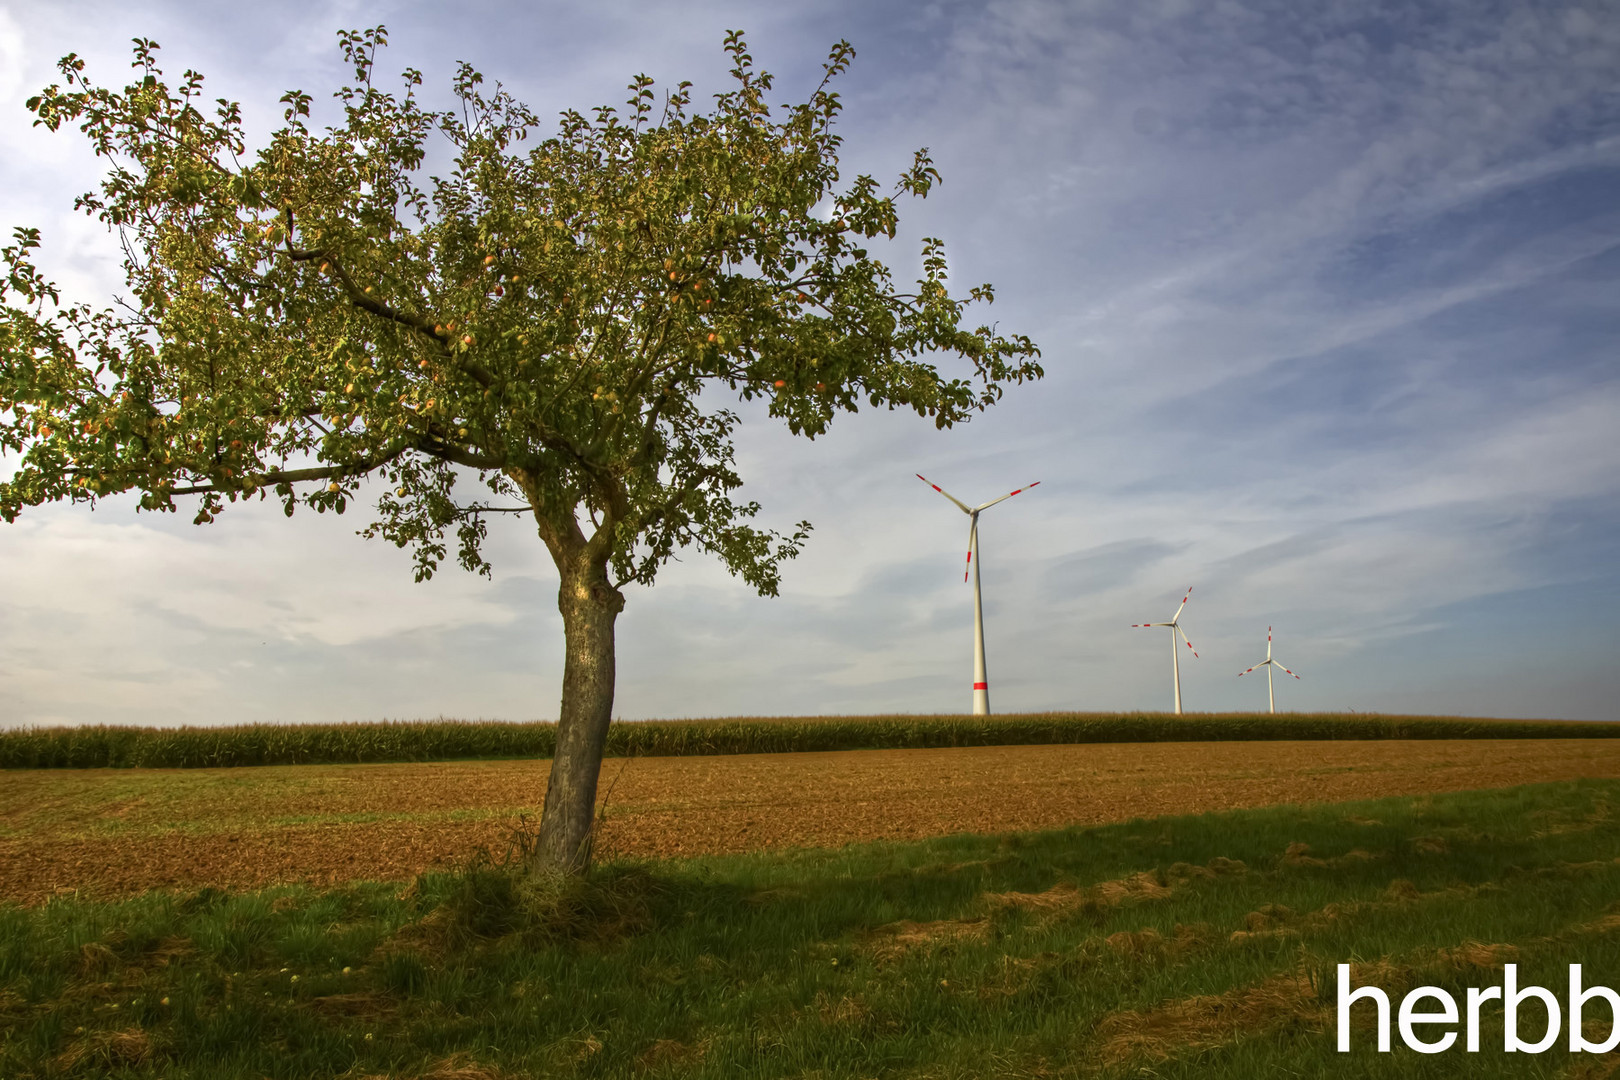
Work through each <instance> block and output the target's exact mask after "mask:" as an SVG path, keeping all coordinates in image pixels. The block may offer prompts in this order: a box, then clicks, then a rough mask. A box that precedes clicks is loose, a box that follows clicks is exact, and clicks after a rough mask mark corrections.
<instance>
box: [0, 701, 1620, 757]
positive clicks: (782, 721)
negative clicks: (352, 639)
mask: <svg viewBox="0 0 1620 1080" xmlns="http://www.w3.org/2000/svg"><path fill="white" fill-rule="evenodd" d="M556 734H557V726H556V725H555V724H553V723H546V722H541V721H534V722H530V723H505V722H500V721H487V720H476V721H468V720H447V719H442V718H441V719H438V720H409V721H397V722H390V721H383V722H380V723H355V724H235V725H220V726H217V727H175V728H146V727H128V726H113V725H90V726H84V727H35V728H20V729H14V730H10V731H0V768H7V769H54V768H78V769H90V768H131V767H135V768H153V769H158V768H169V769H190V768H223V767H230V766H246V765H341V764H361V763H366V762H410V761H451V760H457V759H469V758H546V757H550V756H551V755H552V752H553V750H554V749H555V747H556ZM1616 737H1620V722H1607V721H1585V720H1492V719H1483V718H1478V717H1466V716H1382V715H1379V714H1376V713H1280V714H1272V713H1188V714H1184V715H1179V716H1178V715H1174V714H1171V713H1151V712H1136V713H1079V712H1068V713H1022V714H1008V715H1002V716H963V715H960V714H954V715H948V716H826V717H820V716H818V717H738V718H732V719H713V720H640V721H628V722H627V721H623V720H620V721H615V722H614V723H613V725H612V726H611V727H610V728H609V729H608V739H607V750H606V753H607V756H609V757H673V756H686V755H697V754H785V753H796V752H801V751H824V750H904V749H915V748H924V747H952V746H1017V745H1043V744H1058V743H1139V742H1201V741H1222V742H1228V741H1247V740H1255V739H1263V740H1281V739H1585V738H1592V739H1609V738H1616Z"/></svg>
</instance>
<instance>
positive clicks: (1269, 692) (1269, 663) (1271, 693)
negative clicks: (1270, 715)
mask: <svg viewBox="0 0 1620 1080" xmlns="http://www.w3.org/2000/svg"><path fill="white" fill-rule="evenodd" d="M1255 668H1265V669H1266V696H1267V697H1268V698H1270V699H1271V711H1272V712H1276V711H1277V690H1276V688H1275V687H1273V686H1272V685H1271V669H1272V668H1282V669H1283V670H1284V671H1287V672H1288V674H1290V675H1294V673H1293V672H1292V671H1288V669H1287V668H1285V667H1283V666H1282V665H1281V664H1279V663H1277V661H1275V660H1273V659H1272V658H1271V627H1269V626H1268V627H1266V658H1265V659H1264V660H1262V661H1260V662H1259V663H1258V664H1256V665H1254V667H1252V668H1249V670H1248V671H1240V672H1238V678H1240V679H1241V678H1243V676H1245V675H1247V674H1248V673H1249V671H1253V670H1255ZM1294 678H1296V679H1297V678H1299V676H1298V675H1294Z"/></svg>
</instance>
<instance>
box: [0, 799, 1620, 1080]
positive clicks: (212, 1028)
mask: <svg viewBox="0 0 1620 1080" xmlns="http://www.w3.org/2000/svg"><path fill="white" fill-rule="evenodd" d="M1616 805H1620V782H1616V781H1580V782H1574V783H1564V784H1546V785H1534V786H1528V787H1521V788H1514V789H1507V790H1497V791H1486V792H1468V793H1463V794H1456V795H1444V796H1431V797H1423V798H1416V799H1405V798H1403V799H1385V800H1379V801H1373V802H1362V803H1353V804H1338V805H1329V806H1317V807H1311V808H1304V809H1302V808H1298V807H1282V808H1272V809H1267V810H1251V811H1240V812H1230V813H1222V814H1208V815H1202V816H1196V817H1176V818H1159V819H1153V820H1147V821H1137V822H1132V823H1130V824H1126V825H1118V826H1109V827H1104V828H1095V829H1072V830H1065V831H1058V832H1049V833H1040V834H1026V835H1015V836H1008V837H1004V838H995V837H952V838H945V839H939V840H934V841H930V842H925V843H915V844H885V845H867V846H862V847H852V848H847V849H843V850H839V851H819V852H816V851H811V852H799V853H795V854H792V855H753V856H736V857H729V858H711V859H704V860H694V861H690V862H671V863H662V864H646V865H626V864H622V863H621V864H614V865H608V866H606V867H604V868H602V869H601V870H599V871H598V872H596V873H595V874H594V875H593V876H591V877H590V878H588V879H587V880H584V881H577V882H560V881H551V882H546V881H541V882H535V881H531V880H527V879H525V878H523V877H521V876H520V875H517V874H515V873H514V872H512V871H511V870H509V869H508V868H505V867H502V866H499V865H496V864H495V863H492V862H491V861H489V860H488V859H477V860H474V861H473V862H472V863H470V864H469V865H467V866H465V867H463V868H462V869H461V870H460V871H458V872H455V873H447V874H438V875H426V876H423V877H421V878H419V879H417V880H416V881H415V882H414V883H412V884H410V885H409V886H408V887H405V888H401V887H400V886H397V885H365V886H356V887H352V888H345V889H338V890H330V891H317V890H311V889H304V888H278V889H272V890H268V891H265V892H260V893H254V894H249V895H228V894H225V893H220V892H217V891H212V890H204V891H202V892H199V893H194V894H188V895H169V894H148V895H146V896H143V897H140V898H137V899H133V900H128V901H124V902H121V903H117V904H94V903H89V902H81V901H54V902H52V903H49V904H46V905H44V906H42V907H38V908H16V907H10V908H0V1076H5V1077H8V1078H24V1077H89V1076H109V1075H114V1076H123V1077H149V1076H150V1077H156V1076H163V1077H198V1078H201V1077H243V1078H248V1077H254V1078H257V1077H261V1076H287V1077H292V1076H297V1077H328V1076H348V1077H360V1076H390V1077H406V1078H411V1077H423V1078H431V1077H438V1078H448V1077H459V1078H462V1080H479V1078H482V1080H490V1078H502V1077H511V1078H516V1077H529V1076H627V1077H629V1076H637V1077H639V1076H661V1077H715V1078H719V1077H726V1078H732V1077H761V1078H765V1077H771V1078H775V1077H783V1076H811V1075H814V1076H819V1077H828V1078H832V1077H873V1076H937V1077H951V1076H960V1077H969V1076H973V1077H977V1076H989V1075H996V1076H1070V1075H1072V1076H1090V1075H1102V1076H1120V1077H1124V1076H1139V1075H1152V1076H1158V1077H1187V1078H1192V1077H1211V1076H1213V1077H1234V1078H1235V1077H1255V1076H1324V1075H1333V1076H1335V1077H1362V1076H1366V1077H1382V1076H1390V1077H1395V1076H1425V1077H1427V1076H1442V1075H1468V1076H1476V1077H1477V1076H1516V1077H1517V1076H1528V1075H1535V1076H1570V1075H1574V1076H1598V1075H1606V1072H1605V1071H1604V1070H1605V1069H1607V1068H1609V1067H1611V1066H1612V1065H1613V1064H1614V1063H1613V1062H1611V1061H1602V1060H1598V1061H1593V1060H1572V1059H1571V1056H1570V1055H1569V1054H1568V1053H1567V1051H1566V1050H1565V1049H1564V1048H1563V1047H1564V1045H1565V1044H1564V1042H1563V1041H1562V1040H1560V1041H1559V1043H1558V1044H1556V1045H1555V1046H1554V1048H1553V1049H1552V1050H1549V1051H1548V1052H1547V1053H1545V1054H1541V1055H1538V1056H1534V1057H1531V1056H1529V1055H1524V1054H1516V1055H1505V1054H1503V1053H1501V1052H1500V1047H1501V1045H1502V1043H1501V1011H1500V1008H1499V1007H1490V1006H1488V1007H1487V1008H1486V1010H1485V1012H1484V1024H1483V1032H1482V1042H1481V1045H1482V1048H1483V1049H1482V1052H1481V1053H1477V1054H1467V1053H1463V1052H1462V1051H1460V1050H1459V1051H1457V1052H1454V1053H1448V1054H1441V1055H1436V1056H1434V1057H1423V1056H1420V1055H1418V1054H1415V1053H1413V1052H1411V1051H1409V1050H1407V1049H1405V1048H1404V1047H1402V1046H1400V1045H1399V1040H1397V1045H1396V1049H1395V1051H1394V1052H1392V1053H1389V1054H1378V1053H1375V1052H1373V1050H1372V1049H1371V1048H1370V1047H1371V1037H1372V1032H1371V1031H1370V1030H1367V1029H1360V1030H1358V1032H1357V1034H1356V1046H1357V1049H1356V1050H1354V1051H1353V1052H1352V1053H1350V1054H1339V1053H1337V1051H1336V1050H1335V1044H1334V1031H1333V1024H1334V1001H1333V995H1334V993H1335V992H1336V990H1335V983H1334V971H1335V965H1337V964H1338V963H1341V962H1347V963H1351V964H1353V965H1354V966H1355V971H1356V982H1357V985H1362V984H1366V983H1373V984H1376V985H1378V986H1380V987H1382V988H1383V989H1385V991H1386V992H1388V993H1389V994H1390V995H1391V997H1392V998H1396V999H1397V1000H1398V998H1397V995H1399V994H1401V993H1404V992H1405V991H1406V990H1408V989H1410V988H1413V987H1416V986H1420V985H1435V986H1440V987H1442V988H1445V989H1447V990H1448V991H1450V992H1451V993H1452V994H1453V995H1455V996H1456V997H1458V998H1461V997H1462V996H1463V988H1465V987H1469V986H1488V985H1493V984H1499V983H1500V980H1501V967H1502V965H1503V964H1504V963H1507V962H1513V963H1516V964H1517V965H1518V966H1519V979H1520V984H1521V985H1524V984H1536V985H1541V986H1547V987H1552V988H1554V989H1555V990H1557V989H1558V988H1560V987H1562V986H1563V985H1564V984H1565V981H1566V980H1567V970H1568V968H1567V966H1568V965H1569V964H1570V963H1574V962H1579V963H1582V964H1584V965H1585V966H1586V977H1587V981H1588V983H1589V984H1590V983H1599V984H1602V985H1608V986H1615V985H1620V903H1617V901H1616V897H1617V896H1620V821H1617V819H1616V818H1615V816H1614V814H1613V811H1612V808H1613V807H1615V806H1616ZM1592 1011H1593V1012H1594V1013H1595V1014H1597V1015H1594V1016H1593V1017H1592V1020H1593V1021H1594V1022H1595V1021H1597V1020H1600V1019H1601V1020H1602V1022H1603V1025H1606V1024H1607V1023H1608V1018H1607V1015H1606V1012H1605V1011H1604V1010H1603V1009H1601V1008H1594V1009H1593V1010H1592ZM1532 1014H1534V1010H1532ZM1370 1015H1371V1013H1370V1010H1367V1011H1366V1016H1365V1017H1363V1021H1362V1022H1365V1021H1367V1020H1369V1019H1370ZM1524 1023H1526V1024H1528V1025H1529V1026H1530V1030H1528V1031H1525V1030H1523V1029H1521V1034H1523V1035H1526V1036H1528V1037H1532V1038H1533V1037H1535V1036H1536V1035H1537V1034H1538V1033H1539V1028H1537V1027H1536V1026H1535V1025H1536V1024H1537V1023H1539V1021H1538V1020H1537V1019H1535V1018H1534V1015H1532V1017H1529V1018H1527V1019H1526V1020H1525V1021H1524ZM1594 1026H1597V1025H1596V1024H1594ZM1605 1030H1606V1027H1605ZM1592 1034H1593V1036H1594V1037H1596V1038H1601V1037H1602V1032H1597V1031H1594V1032H1593V1033H1592Z"/></svg>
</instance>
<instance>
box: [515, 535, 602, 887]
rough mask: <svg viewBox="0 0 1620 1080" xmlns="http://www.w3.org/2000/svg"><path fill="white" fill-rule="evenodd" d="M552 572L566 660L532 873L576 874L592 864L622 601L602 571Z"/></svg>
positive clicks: (580, 565)
mask: <svg viewBox="0 0 1620 1080" xmlns="http://www.w3.org/2000/svg"><path fill="white" fill-rule="evenodd" d="M558 569H559V570H560V572H561V576H562V585H561V587H560V588H559V589H558V590H557V607H558V610H560V611H561V612H562V618H563V638H564V641H565V646H566V650H567V658H566V659H565V660H564V662H563V691H562V713H561V715H560V716H559V718H558V721H557V750H556V753H555V755H554V756H553V757H552V759H551V780H550V782H549V783H548V784H547V786H546V805H545V809H544V810H543V811H542V813H541V815H540V840H539V845H538V850H537V852H536V854H537V858H538V862H539V866H538V868H539V869H542V870H553V871H556V870H560V871H562V872H564V873H569V874H583V873H584V872H585V871H586V870H587V869H589V868H590V864H591V825H592V821H593V819H594V818H595V815H596V781H597V777H598V776H599V775H600V774H601V771H602V750H603V748H604V747H605V746H606V744H607V731H608V723H609V722H610V721H611V720H612V719H613V677H614V661H613V624H614V623H615V622H616V621H617V620H618V617H619V612H620V611H622V610H624V594H622V593H620V592H619V591H618V590H617V589H615V588H614V587H613V586H612V585H611V584H609V583H608V579H607V567H606V566H605V565H603V566H593V565H590V564H589V563H588V562H587V560H586V559H585V558H582V557H576V558H575V559H573V560H570V561H568V562H567V563H566V564H565V565H560V566H559V568H558Z"/></svg>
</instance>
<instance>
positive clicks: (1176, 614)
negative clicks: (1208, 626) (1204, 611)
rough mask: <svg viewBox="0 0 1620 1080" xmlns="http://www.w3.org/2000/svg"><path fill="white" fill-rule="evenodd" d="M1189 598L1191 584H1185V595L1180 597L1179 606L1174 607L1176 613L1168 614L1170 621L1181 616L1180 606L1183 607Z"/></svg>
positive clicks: (1190, 595)
mask: <svg viewBox="0 0 1620 1080" xmlns="http://www.w3.org/2000/svg"><path fill="white" fill-rule="evenodd" d="M1191 599H1192V586H1191V585H1189V586H1187V595H1186V596H1183V597H1182V598H1181V607H1178V608H1176V613H1175V614H1174V615H1172V616H1170V621H1171V622H1175V621H1176V620H1177V619H1179V618H1181V611H1182V608H1185V607H1186V606H1187V601H1188V600H1191Z"/></svg>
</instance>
